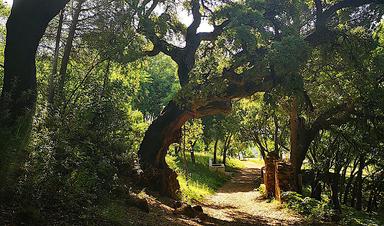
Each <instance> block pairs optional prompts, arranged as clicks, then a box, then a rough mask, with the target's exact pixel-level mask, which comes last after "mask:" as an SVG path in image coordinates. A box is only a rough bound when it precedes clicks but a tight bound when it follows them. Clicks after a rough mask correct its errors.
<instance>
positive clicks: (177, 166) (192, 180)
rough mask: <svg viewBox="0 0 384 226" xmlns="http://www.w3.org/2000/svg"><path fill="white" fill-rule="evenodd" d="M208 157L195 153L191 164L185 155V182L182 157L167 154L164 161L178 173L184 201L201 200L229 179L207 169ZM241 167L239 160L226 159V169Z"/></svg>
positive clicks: (188, 157)
mask: <svg viewBox="0 0 384 226" xmlns="http://www.w3.org/2000/svg"><path fill="white" fill-rule="evenodd" d="M210 158H211V159H213V157H212V155H210V154H206V153H195V160H196V163H195V164H192V162H191V159H190V155H189V154H188V155H187V161H188V170H189V177H188V179H189V180H188V184H187V181H186V175H185V171H184V162H183V159H182V158H181V157H179V156H170V155H167V157H166V161H167V163H168V165H169V167H170V168H171V169H173V170H175V171H176V173H177V174H178V175H179V176H178V177H177V179H178V180H179V183H180V190H181V193H182V199H183V200H184V201H187V202H190V201H191V200H202V199H203V198H204V197H206V196H207V195H211V194H213V193H215V191H217V189H219V188H220V187H221V186H223V184H224V183H225V182H226V181H227V180H228V179H229V177H228V176H226V175H222V174H220V173H217V172H212V171H210V170H209V159H210ZM243 167H245V165H244V164H243V163H242V162H241V161H240V160H237V159H228V161H227V170H228V171H234V170H236V169H240V168H243Z"/></svg>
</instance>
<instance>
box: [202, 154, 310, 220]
mask: <svg viewBox="0 0 384 226" xmlns="http://www.w3.org/2000/svg"><path fill="white" fill-rule="evenodd" d="M244 164H245V166H246V167H245V168H244V169H241V170H239V171H238V172H237V173H236V174H235V175H234V177H233V178H232V179H231V180H230V181H228V182H227V183H226V184H225V185H224V186H223V187H222V188H220V189H219V190H218V191H217V193H216V194H214V195H212V196H210V197H208V198H207V199H206V200H205V201H204V202H203V203H204V204H201V205H202V206H203V209H204V213H206V214H208V215H209V216H211V217H213V218H216V219H220V220H223V221H228V222H232V223H233V224H236V225H237V224H241V225H248V224H249V225H298V224H302V223H304V220H303V219H302V218H301V217H300V216H299V215H296V214H294V213H293V212H292V211H290V210H289V209H287V208H284V207H282V206H281V205H280V204H278V203H276V202H268V200H265V198H264V197H263V195H262V194H261V193H260V192H259V191H257V190H256V186H258V185H257V183H256V178H260V166H259V165H257V164H256V163H254V162H250V161H245V162H244Z"/></svg>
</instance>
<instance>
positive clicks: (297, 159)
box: [289, 97, 307, 193]
mask: <svg viewBox="0 0 384 226" xmlns="http://www.w3.org/2000/svg"><path fill="white" fill-rule="evenodd" d="M289 120H290V131H291V136H290V141H291V155H290V162H291V164H292V168H293V178H292V179H293V183H294V186H293V187H294V189H295V191H296V192H298V193H301V192H302V188H301V185H300V180H299V174H300V171H301V166H302V164H303V161H304V159H305V154H306V151H307V150H303V148H304V147H303V145H302V144H300V141H301V140H302V137H299V135H301V134H300V131H299V130H300V118H299V115H298V103H297V98H296V97H293V98H292V104H291V111H290V117H289ZM304 152H305V154H304Z"/></svg>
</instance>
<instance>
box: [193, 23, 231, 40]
mask: <svg viewBox="0 0 384 226" xmlns="http://www.w3.org/2000/svg"><path fill="white" fill-rule="evenodd" d="M229 22H230V20H229V19H228V20H225V21H224V22H223V23H221V24H220V25H217V26H214V29H213V31H212V32H200V33H198V34H197V35H198V37H199V38H200V40H204V41H214V40H216V39H217V37H218V36H219V35H221V34H222V33H223V32H224V28H225V27H226V26H228V24H229Z"/></svg>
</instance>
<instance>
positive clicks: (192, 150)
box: [191, 139, 197, 164]
mask: <svg viewBox="0 0 384 226" xmlns="http://www.w3.org/2000/svg"><path fill="white" fill-rule="evenodd" d="M196 143H197V139H196V140H195V141H194V142H193V144H192V147H191V162H192V164H195V163H196V159H195V146H196Z"/></svg>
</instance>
